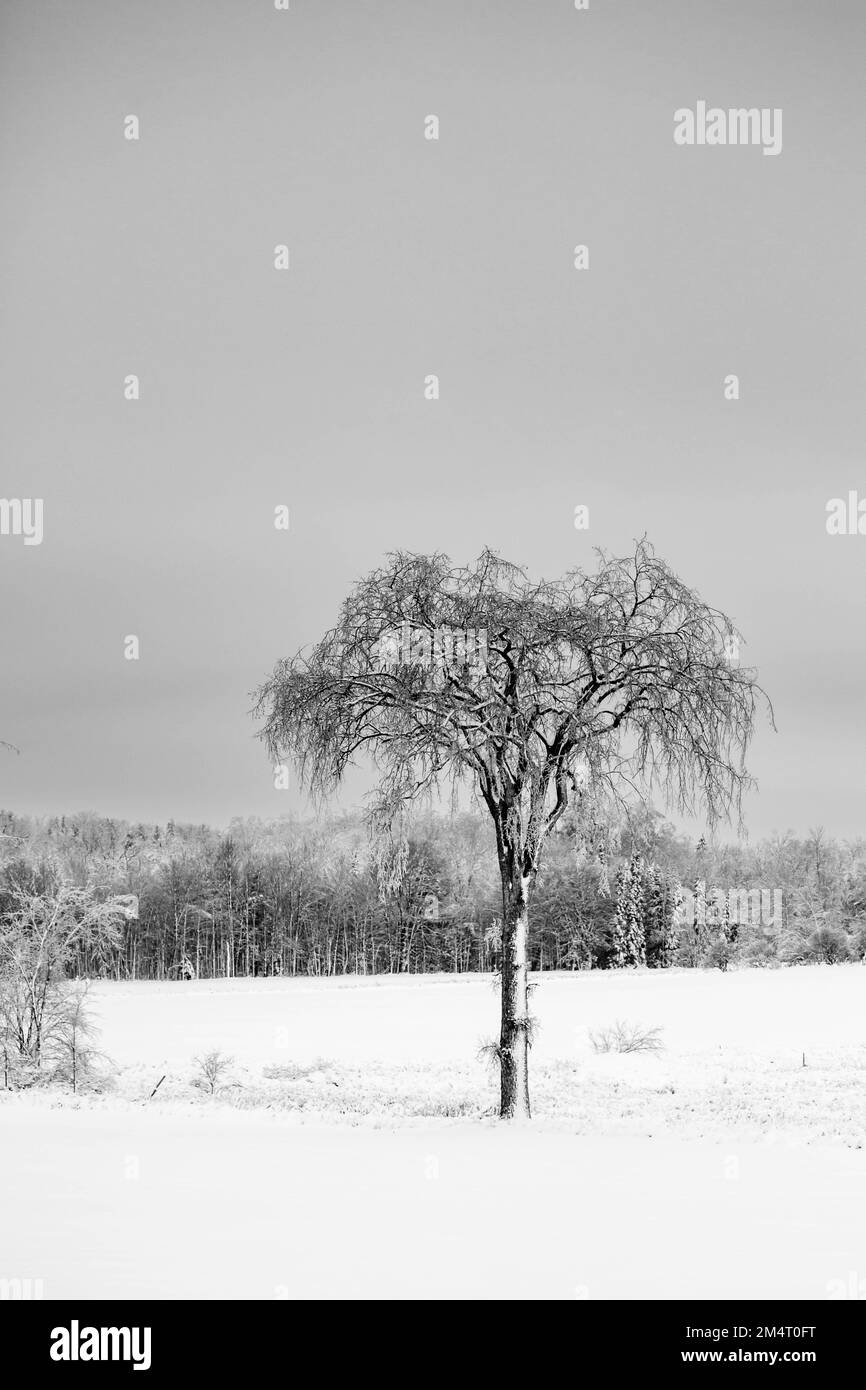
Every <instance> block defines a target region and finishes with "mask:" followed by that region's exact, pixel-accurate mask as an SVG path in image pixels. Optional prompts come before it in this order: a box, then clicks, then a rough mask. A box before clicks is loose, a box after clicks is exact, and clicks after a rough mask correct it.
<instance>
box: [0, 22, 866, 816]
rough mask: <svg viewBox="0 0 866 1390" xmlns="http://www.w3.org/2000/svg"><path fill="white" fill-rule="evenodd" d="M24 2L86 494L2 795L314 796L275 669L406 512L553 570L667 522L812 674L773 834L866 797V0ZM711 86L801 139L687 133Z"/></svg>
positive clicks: (7, 356) (25, 365)
mask: <svg viewBox="0 0 866 1390" xmlns="http://www.w3.org/2000/svg"><path fill="white" fill-rule="evenodd" d="M0 14H2V35H0V37H2V54H3V56H2V73H0V79H2V80H0V175H2V184H3V189H4V208H5V211H4V216H3V218H2V222H0V277H2V279H0V294H2V304H0V310H2V321H3V339H2V371H0V392H2V396H0V431H2V472H0V496H2V497H5V498H36V497H39V498H42V499H44V539H43V542H42V544H41V545H33V546H25V545H24V543H23V538H22V537H21V536H13V535H8V536H0V595H2V610H0V661H2V667H0V738H5V739H7V740H9V741H11V742H12V743H14V744H15V745H17V747H18V748H19V749H20V755H19V756H17V757H16V756H13V755H12V754H7V753H4V752H3V751H2V750H0V805H4V806H6V807H8V808H11V809H14V810H18V811H30V812H38V813H54V812H57V813H59V812H62V811H71V810H76V809H85V808H89V809H94V810H97V811H100V812H104V813H110V814H115V815H120V816H126V817H129V818H132V819H159V820H165V819H167V818H168V817H170V816H173V817H175V818H176V819H179V820H207V821H212V822H215V823H225V822H226V821H227V820H228V819H229V818H230V817H231V816H233V815H248V814H260V815H274V814H279V813H281V812H284V811H286V810H288V809H297V808H300V807H302V805H303V803H302V802H301V801H300V800H299V798H298V797H297V794H296V793H295V792H294V791H293V790H290V791H289V792H279V791H276V790H274V787H273V774H272V770H271V768H270V766H269V764H268V762H267V760H266V757H265V754H264V750H263V749H262V747H261V745H260V744H258V743H257V742H256V741H255V739H254V724H253V721H252V720H251V719H250V717H249V715H248V709H249V705H250V698H249V697H250V692H251V691H252V690H253V688H254V687H255V686H256V685H257V684H258V683H259V682H260V681H261V680H262V679H263V678H264V676H265V675H266V674H267V672H268V671H269V670H270V669H271V667H272V666H273V664H274V662H275V660H276V659H277V658H278V657H280V656H284V655H289V654H292V653H293V652H294V651H295V650H297V648H298V647H300V646H302V645H304V644H307V643H310V642H313V641H315V640H316V638H317V637H318V636H319V635H320V634H321V632H322V631H323V629H324V628H325V627H326V626H328V625H329V624H330V623H331V622H332V621H333V620H334V618H335V617H336V613H337V609H338V605H339V602H340V599H341V597H342V596H343V595H344V593H345V592H346V589H347V587H348V586H349V585H350V583H351V582H352V581H353V580H354V579H356V578H357V577H359V576H360V575H362V574H363V573H365V572H366V571H367V570H369V569H371V568H373V567H374V566H376V565H378V564H379V563H380V562H381V561H382V558H383V556H384V554H385V553H386V552H387V551H389V550H391V549H394V548H397V547H402V548H408V549H413V550H419V551H427V550H433V549H436V550H444V551H446V552H447V553H448V554H450V555H451V556H452V557H453V559H454V560H455V561H456V562H461V563H463V562H466V561H468V560H469V559H471V558H473V557H474V556H476V555H477V554H478V552H479V551H480V550H481V548H482V547H483V546H484V545H485V544H486V545H489V546H491V547H493V548H494V549H497V550H499V551H501V552H502V554H503V555H505V556H506V557H508V558H510V559H512V560H514V561H517V562H519V563H522V564H524V565H526V566H528V567H529V569H530V570H531V571H532V572H533V573H535V574H545V575H549V576H551V577H554V576H556V575H558V574H560V573H562V572H563V571H564V570H566V569H568V568H569V567H570V566H572V565H584V564H590V565H591V564H592V563H593V554H592V552H593V547H594V546H604V547H606V548H608V549H610V550H612V551H614V552H615V553H622V552H625V551H626V550H628V549H629V548H630V546H631V543H632V541H633V538H634V537H636V536H639V535H641V534H642V533H643V532H646V533H647V535H648V537H649V539H650V540H651V541H652V542H653V543H654V545H655V546H656V548H657V550H658V551H659V553H660V554H661V555H662V556H663V557H664V558H665V559H666V560H667V561H668V562H669V563H670V564H671V565H672V567H673V568H674V569H675V570H676V571H677V573H678V574H679V575H680V577H681V578H682V579H684V580H685V581H686V582H687V583H689V584H691V585H693V586H695V587H696V588H697V589H698V590H699V591H700V593H701V594H702V596H703V597H704V598H705V599H706V600H707V601H709V602H711V603H712V604H714V605H715V606H717V607H719V608H721V609H723V610H724V611H725V612H727V613H728V614H729V615H730V616H731V617H732V618H733V619H734V621H735V622H736V623H737V624H738V626H739V627H740V628H741V629H742V631H743V632H744V634H745V637H746V639H747V642H748V645H747V646H746V647H745V648H744V649H743V653H742V654H743V657H744V658H745V659H746V660H748V661H749V662H751V663H754V664H755V665H756V666H757V667H758V670H759V675H760V679H761V681H762V683H763V684H764V686H765V687H766V689H767V690H768V692H769V693H770V695H771V697H772V699H773V701H774V704H775V709H776V717H777V723H778V733H777V734H772V733H771V732H770V731H769V729H768V728H767V727H766V726H764V725H762V726H761V727H760V728H759V731H758V735H757V738H756V741H755V744H754V747H753V754H752V758H751V768H752V771H753V772H754V774H755V775H756V776H757V778H758V779H759V783H760V791H759V793H758V794H757V795H755V796H753V797H752V798H750V800H749V803H748V806H747V822H748V825H749V828H750V831H751V832H752V834H753V835H759V834H763V833H767V832H769V831H771V830H773V829H774V828H775V829H780V830H783V829H785V828H787V827H792V828H794V829H796V830H798V831H805V830H806V829H807V828H808V827H809V826H812V825H816V824H819V823H822V824H824V825H825V826H827V827H828V829H830V830H832V831H834V832H837V833H841V834H846V835H848V834H850V835H854V834H857V833H866V808H864V792H863V788H864V787H866V732H864V730H866V712H864V705H866V699H864V697H866V660H864V654H863V640H862V636H861V628H860V623H861V615H862V612H863V602H864V599H863V595H864V574H866V536H830V535H828V534H827V532H826V527H825V520H826V513H825V507H826V503H827V501H828V500H829V499H830V498H832V497H846V496H847V493H848V492H849V490H852V489H854V490H856V489H861V490H862V493H863V495H864V496H866V468H864V462H863V460H864V438H866V431H864V402H866V393H864V374H866V333H864V324H866V313H864V308H866V289H864V260H863V228H864V212H866V194H864V183H863V149H864V142H866V104H864V102H863V53H864V50H866V6H863V5H862V3H859V2H858V0H847V3H843V0H835V3H834V4H833V5H832V6H826V5H820V4H817V3H807V0H760V3H756V0H727V3H724V4H720V3H718V0H664V3H662V0H657V2H656V3H653V0H591V6H590V9H589V11H588V12H577V11H575V9H574V7H573V5H572V4H571V2H570V0H555V3H554V0H532V3H530V2H529V0H524V2H523V3H518V0H449V2H447V3H446V2H445V0H436V3H433V0H427V2H426V3H423V2H422V0H377V2H376V3H373V2H372V0H371V3H359V2H358V0H332V3H328V2H327V0H291V9H290V11H289V12H288V13H284V12H277V11H275V10H274V8H273V5H272V3H271V0H147V3H141V0H77V3H75V4H69V3H66V0H57V2H56V3H46V0H4V3H3V4H2V9H0ZM699 100H706V101H707V102H708V103H709V104H710V105H716V106H719V107H722V108H725V109H727V108H730V107H739V106H747V107H751V106H755V107H758V108H764V107H766V108H781V110H782V112H783V148H782V151H781V153H780V154H779V155H778V156H777V157H769V158H768V157H766V156H764V155H763V153H762V151H761V149H760V148H756V147H730V146H728V147H714V148H711V147H706V146H705V147H697V146H695V147H691V148H689V147H680V146H677V145H676V144H675V143H674V140H673V128H674V119H673V113H674V111H675V110H676V109H677V108H682V107H694V106H695V105H696V103H697V102H698V101H699ZM129 114H135V115H137V116H138V118H139V121H140V139H139V140H138V141H130V140H126V139H125V138H124V118H125V117H126V116H128V115H129ZM430 114H435V115H437V116H438V118H439V122H440V138H439V140H438V141H429V140H426V139H425V138H424V122H425V117H426V116H428V115H430ZM278 243H286V244H287V245H288V246H289V248H290V269H289V270H288V271H278V270H275V269H274V246H275V245H276V244H278ZM578 243H585V244H586V245H588V247H589V253H590V265H589V269H588V270H585V271H578V270H575V269H574V266H573V248H574V246H575V245H576V244H578ZM130 373H136V374H138V375H139V376H140V381H141V399H140V400H138V401H127V400H125V399H124V378H125V377H126V376H127V375H128V374H130ZM430 373H436V374H438V376H439V378H440V383H441V397H440V399H439V400H438V401H432V402H431V401H427V400H425V399H424V389H423V387H424V378H425V376H427V375H428V374H430ZM729 373H736V374H738V376H739V379H740V399H739V400H738V401H729V400H725V398H724V390H723V387H724V379H725V377H726V375H727V374H729ZM279 503H285V504H287V505H288V506H290V508H291V530H290V532H289V533H288V534H285V533H283V532H278V531H276V530H275V529H274V527H273V509H274V507H275V506H276V505H277V504H279ZM578 503H582V504H585V505H587V506H588V507H589V509H590V527H589V530H588V531H576V530H575V529H574V525H573V514H574V508H575V505H577V504H578ZM128 634H136V635H137V636H138V637H139V639H140V644H141V656H140V660H139V661H137V662H135V661H127V660H125V659H124V647H123V640H124V637H125V636H126V635H128ZM360 785H361V784H360V782H356V783H355V784H353V785H352V786H351V787H350V788H349V793H348V798H349V800H351V799H352V797H353V795H355V793H356V792H358V789H359V787H360Z"/></svg>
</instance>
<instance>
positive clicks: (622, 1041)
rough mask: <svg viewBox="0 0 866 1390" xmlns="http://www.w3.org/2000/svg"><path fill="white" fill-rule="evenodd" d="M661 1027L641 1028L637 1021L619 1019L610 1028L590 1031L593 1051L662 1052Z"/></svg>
mask: <svg viewBox="0 0 866 1390" xmlns="http://www.w3.org/2000/svg"><path fill="white" fill-rule="evenodd" d="M661 1034H662V1029H661V1028H642V1027H641V1025H640V1024H638V1023H624V1022H622V1021H621V1020H619V1019H618V1020H617V1022H616V1023H615V1024H614V1025H613V1027H612V1028H602V1029H600V1031H599V1032H598V1033H590V1035H589V1040H590V1042H591V1043H592V1049H593V1052H662V1051H663V1050H664V1043H663V1042H662V1040H661Z"/></svg>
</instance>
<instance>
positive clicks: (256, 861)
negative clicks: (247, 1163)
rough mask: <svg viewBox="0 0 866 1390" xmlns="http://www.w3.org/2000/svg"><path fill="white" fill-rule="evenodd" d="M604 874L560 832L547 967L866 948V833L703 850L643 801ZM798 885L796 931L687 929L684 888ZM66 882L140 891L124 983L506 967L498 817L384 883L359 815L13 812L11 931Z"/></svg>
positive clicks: (427, 852) (839, 955)
mask: <svg viewBox="0 0 866 1390" xmlns="http://www.w3.org/2000/svg"><path fill="white" fill-rule="evenodd" d="M614 843H616V844H617V845H618V849H617V851H616V852H615V853H612V854H611V855H610V860H609V862H608V863H606V864H602V863H599V862H597V861H596V860H594V859H592V858H591V857H588V856H586V855H585V854H583V853H581V851H580V849H579V847H578V842H577V837H576V835H575V833H574V826H573V825H569V824H564V825H563V826H562V827H561V829H559V830H558V831H557V833H556V834H555V835H554V836H553V837H552V839H551V842H550V845H549V850H548V856H547V861H546V865H545V868H544V870H543V872H542V874H541V875H540V877H539V881H538V885H537V890H536V895H535V898H534V901H533V910H532V919H531V929H530V958H531V968H532V969H534V970H576V969H609V968H615V967H617V966H628V965H642V964H646V965H649V966H656V967H664V966H670V965H681V966H683V965H684V966H711V965H715V966H719V967H720V968H727V967H728V966H730V965H736V964H738V963H739V964H750V965H775V964H779V965H790V964H797V963H800V962H811V961H824V962H826V963H829V964H833V963H835V962H837V961H845V960H861V959H862V958H863V957H864V954H866V841H864V840H856V841H845V842H840V841H837V840H834V839H832V838H831V837H829V836H827V835H825V833H824V832H823V831H822V830H820V829H819V830H815V831H811V832H810V833H809V835H808V836H807V837H806V838H803V839H798V838H795V837H794V836H793V835H791V834H785V835H779V836H774V837H772V838H769V839H764V840H761V841H759V842H756V843H755V844H753V845H749V844H748V843H742V842H733V843H722V842H719V843H715V842H713V841H709V842H708V841H707V840H705V839H704V838H701V839H700V840H698V841H697V842H695V841H694V840H692V839H690V838H688V837H686V836H684V835H682V834H680V833H678V832H677V830H676V829H675V828H674V827H673V826H672V825H671V824H670V823H669V822H668V821H666V820H665V819H664V817H663V816H662V815H660V814H659V813H658V812H657V811H655V810H652V809H647V808H641V809H640V811H639V812H637V813H635V814H632V815H630V816H629V817H628V818H627V819H626V820H624V822H623V824H622V825H621V826H620V827H619V829H618V834H617V836H616V839H615V842H614ZM697 884H701V885H703V888H702V890H701V891H702V892H703V893H705V895H706V897H707V898H711V896H712V893H713V891H714V890H715V889H719V890H722V891H725V892H727V891H728V890H730V889H756V888H757V889H764V890H774V891H775V890H781V892H782V899H781V902H782V911H781V914H776V916H777V917H779V916H780V920H775V919H774V920H772V921H770V922H767V921H766V920H764V921H762V922H760V923H754V922H752V923H749V924H747V925H742V924H741V925H740V926H739V927H737V926H736V925H731V924H729V923H728V922H727V921H726V920H724V914H722V915H721V917H719V916H718V914H717V915H716V919H715V920H713V914H712V913H708V914H707V920H706V921H705V922H696V921H694V920H686V921H681V920H677V915H676V912H675V908H676V905H677V903H678V902H679V901H680V898H681V890H683V889H684V890H688V891H690V892H691V891H694V889H695V886H696V885H697ZM64 886H73V887H78V888H89V889H92V890H94V892H95V894H96V897H97V898H98V899H102V898H105V899H107V898H109V897H112V896H117V895H123V894H134V895H135V896H136V897H137V898H138V917H137V920H130V921H125V922H124V923H123V927H122V931H121V932H120V935H119V938H118V941H117V943H116V944H115V945H113V946H112V948H111V950H110V952H109V953H108V955H107V956H106V953H105V950H104V947H103V948H101V949H100V951H99V953H98V954H96V953H93V952H89V950H88V947H87V944H86V942H84V943H82V944H81V946H80V947H79V948H77V952H76V955H75V958H74V961H73V963H72V964H73V973H74V974H76V975H79V976H85V977H99V976H106V977H109V978H115V979H160V980H162V979H173V978H208V977H217V976H218V977H232V976H245V975H281V974H285V975H293V974H297V975H317V976H320V975H338V974H371V973H378V972H404V971H406V972H424V971H456V972H464V971H489V970H495V969H496V968H497V964H498V950H499V939H500V938H499V932H500V924H501V916H502V899H501V892H500V887H499V878H498V871H497V863H496V855H495V848H494V845H493V842H492V835H491V832H490V830H489V829H488V825H487V823H486V818H482V816H481V815H480V814H475V813H473V812H462V813H459V814H455V815H453V816H448V815H437V814H434V813H432V812H431V813H428V814H426V815H424V816H422V817H420V818H419V819H418V821H417V823H416V824H415V826H414V829H413V831H412V833H411V835H410V836H409V838H408V840H407V843H406V846H405V870H404V873H403V877H402V882H401V883H400V885H399V887H398V888H396V889H385V888H383V886H382V880H381V874H380V871H379V867H378V864H377V857H376V855H375V853H374V851H373V847H372V846H371V843H370V840H369V836H368V833H367V828H366V822H365V820H364V818H363V816H362V815H360V814H344V815H340V816H335V817H333V818H330V819H322V820H317V821H305V820H300V819H299V820H293V819H281V820H276V821H262V820H237V821H234V822H232V824H231V825H230V826H229V828H228V830H216V829H213V828H210V827H208V826H204V825H180V824H176V823H174V822H169V823H168V824H167V825H162V826H160V825H143V824H130V823H127V822H125V821H121V820H115V819H111V818H106V817H100V816H97V815H94V814H91V813H79V814H75V815H68V816H59V817H49V818H33V817H28V816H18V815H15V814H14V813H13V812H11V811H2V812H0V921H2V920H3V919H4V918H5V917H7V916H8V915H9V914H11V913H12V912H13V911H14V907H15V903H16V901H19V900H20V894H21V893H22V892H23V893H27V894H38V895H40V896H43V897H45V898H51V897H52V896H53V895H56V893H57V892H58V891H59V890H60V889H61V888H62V887H64Z"/></svg>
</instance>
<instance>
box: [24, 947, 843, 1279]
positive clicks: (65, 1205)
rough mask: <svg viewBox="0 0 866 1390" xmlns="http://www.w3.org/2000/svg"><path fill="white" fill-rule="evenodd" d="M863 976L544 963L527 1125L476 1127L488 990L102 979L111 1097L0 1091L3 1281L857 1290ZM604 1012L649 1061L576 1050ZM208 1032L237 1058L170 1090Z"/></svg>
mask: <svg viewBox="0 0 866 1390" xmlns="http://www.w3.org/2000/svg"><path fill="white" fill-rule="evenodd" d="M864 991H866V970H864V969H863V968H862V967H860V966H840V967H833V968H821V967H815V968H810V969H796V970H778V971H748V972H746V971H744V972H739V973H735V974H730V975H722V974H721V973H720V972H646V973H643V974H631V973H629V974H626V973H624V972H599V973H595V974H578V975H568V976H545V977H544V978H543V979H542V980H541V981H540V982H539V987H538V989H537V990H536V991H535V993H534V996H533V1009H534V1011H535V1012H536V1014H537V1015H538V1017H539V1020H540V1023H541V1031H540V1033H539V1035H538V1041H537V1044H536V1046H535V1047H534V1049H533V1053H532V1070H533V1082H534V1084H533V1099H534V1104H535V1119H534V1121H533V1123H532V1125H531V1126H530V1127H528V1128H526V1129H523V1128H513V1127H508V1126H501V1125H499V1124H498V1123H497V1122H496V1121H495V1120H494V1119H492V1118H490V1116H491V1111H492V1108H493V1105H494V1102H495V1083H494V1080H493V1078H492V1077H490V1075H489V1074H488V1072H487V1070H486V1068H485V1065H484V1064H483V1063H482V1062H479V1061H478V1060H476V1054H477V1052H478V1049H479V1046H480V1044H481V1043H482V1042H483V1041H484V1040H485V1039H486V1038H489V1037H491V1036H492V1035H493V1034H494V1033H495V1028H496V1022H495V1016H496V1006H497V1000H496V995H495V993H494V991H493V989H492V987H491V984H490V981H489V980H484V979H477V978H475V977H458V978H456V979H454V978H451V977H441V976H439V977H422V978H418V977H414V978H397V979H392V978H388V977H377V978H375V979H367V980H351V979H350V980H342V979H340V980H326V981H310V980H294V981H292V980H281V981H280V980H260V981H259V980H257V981H242V980H238V981H227V982H225V981H220V982H200V983H191V984H170V985H150V984H141V985H135V986H130V985H100V986H98V987H95V988H94V991H93V1004H94V1009H95V1012H96V1014H97V1016H98V1019H99V1022H100V1025H101V1028H102V1037H101V1039H100V1044H101V1046H102V1047H103V1048H104V1049H105V1051H106V1052H107V1053H108V1054H110V1056H111V1057H112V1058H113V1059H114V1061H115V1063H116V1064H117V1068H118V1070H117V1073H116V1080H115V1086H114V1089H113V1090H112V1091H110V1092H107V1093H105V1094H103V1095H101V1096H94V1097H80V1098H73V1097H68V1096H59V1095H57V1094H47V1093H40V1094H35V1093H33V1092H30V1093H28V1094H26V1095H24V1096H21V1095H16V1096H4V1095H0V1184H2V1187H0V1191H2V1192H3V1193H4V1194H6V1195H7V1198H8V1194H14V1202H9V1201H8V1200H7V1201H6V1202H4V1211H3V1214H2V1216H0V1278H31V1279H42V1280H43V1283H44V1288H45V1295H46V1297H49V1298H50V1297H58V1298H62V1297H68V1296H92V1297H112V1296H113V1297H122V1298H134V1297H147V1296H150V1297H165V1298H178V1297H180V1298H185V1297H204V1298H208V1297H230V1298H274V1297H277V1298H279V1297H288V1298H297V1297H319V1296H325V1297H477V1298H498V1297H514V1296H520V1297H527V1298H535V1297H539V1298H541V1297H551V1298H610V1297H614V1298H646V1297H649V1298H659V1297H661V1298H673V1297H699V1298H710V1297H724V1296H732V1297H744V1298H764V1297H766V1298H770V1297H777V1298H793V1297H801V1296H802V1297H812V1298H826V1297H828V1296H829V1295H832V1294H833V1293H834V1292H835V1293H837V1294H838V1293H840V1292H842V1291H848V1290H850V1289H851V1288H856V1287H858V1286H859V1287H860V1288H861V1292H862V1293H863V1294H866V1200H864V1198H866V1149H864V1148H863V1147H861V1145H862V1141H863V1134H864V1131H866V1010H864V1008H863V1001H864ZM616 1019H625V1020H628V1021H630V1022H632V1023H642V1024H645V1025H657V1026H660V1027H661V1028H662V1029H663V1033H662V1038H663V1041H664V1044H665V1050H664V1052H662V1053H661V1054H660V1055H658V1056H646V1055H635V1056H612V1055H606V1056H598V1055H596V1054H595V1053H594V1052H593V1049H592V1046H591V1043H590V1040H589V1030H594V1029H598V1028H600V1027H603V1026H606V1025H609V1024H611V1023H613V1022H614V1021H615V1020H616ZM211 1048H220V1049H222V1050H223V1051H224V1052H226V1053H230V1054H233V1056H234V1058H235V1062H234V1064H233V1067H232V1071H231V1075H230V1076H229V1077H228V1078H227V1079H228V1080H229V1081H231V1082H232V1083H233V1084H232V1085H230V1086H228V1087H227V1088H226V1089H225V1090H224V1091H222V1092H221V1093H220V1094H218V1095H217V1096H216V1097H215V1098H213V1099H211V1098H210V1097H206V1096H205V1095H204V1094H203V1093H202V1092H201V1091H199V1090H197V1089H196V1088H195V1087H193V1086H192V1085H191V1084H190V1083H191V1081H192V1079H193V1077H194V1075H195V1067H194V1065H193V1062H192V1058H193V1056H194V1054H196V1053H200V1052H203V1051H206V1050H209V1049H211ZM804 1056H805V1066H804V1065H803V1060H804ZM266 1073H267V1074H266ZM163 1074H166V1080H165V1081H164V1082H163V1084H162V1086H161V1087H160V1090H159V1091H158V1093H157V1096H156V1097H155V1098H154V1099H153V1100H152V1101H148V1099H147V1097H148V1096H149V1093H150V1091H151V1090H152V1088H153V1086H154V1085H155V1083H156V1081H157V1080H159V1078H160V1076H162V1075H163ZM503 1212H505V1213H508V1212H510V1213H511V1217H510V1219H508V1221H507V1225H504V1224H503ZM511 1241H514V1242H515V1243H516V1245H515V1246H511V1245H509V1242H511Z"/></svg>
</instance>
